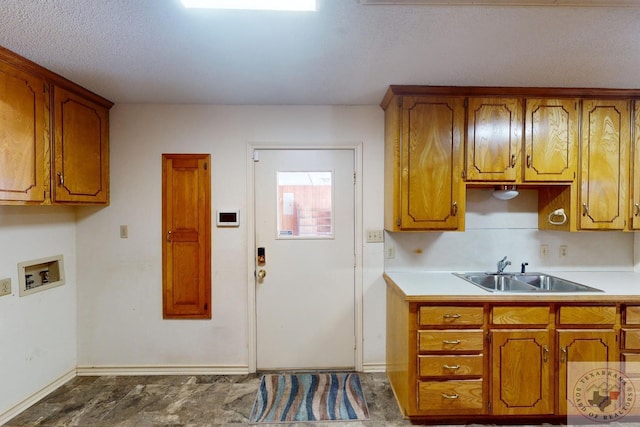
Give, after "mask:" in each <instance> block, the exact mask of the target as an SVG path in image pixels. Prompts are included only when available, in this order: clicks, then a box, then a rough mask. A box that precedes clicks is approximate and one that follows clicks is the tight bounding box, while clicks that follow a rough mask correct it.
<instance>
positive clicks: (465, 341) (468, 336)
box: [418, 329, 484, 351]
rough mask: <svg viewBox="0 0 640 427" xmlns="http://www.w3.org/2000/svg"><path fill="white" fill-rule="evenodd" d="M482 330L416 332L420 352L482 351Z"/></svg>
mask: <svg viewBox="0 0 640 427" xmlns="http://www.w3.org/2000/svg"><path fill="white" fill-rule="evenodd" d="M483 338H484V333H483V332H482V329H468V330H465V329H461V330H455V331H418V348H419V350H420V351H482V348H483V345H484V339H483Z"/></svg>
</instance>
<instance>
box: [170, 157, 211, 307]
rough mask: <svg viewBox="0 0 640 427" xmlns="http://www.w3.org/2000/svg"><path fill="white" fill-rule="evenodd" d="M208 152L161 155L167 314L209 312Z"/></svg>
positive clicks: (209, 185)
mask: <svg viewBox="0 0 640 427" xmlns="http://www.w3.org/2000/svg"><path fill="white" fill-rule="evenodd" d="M209 163H210V161H209V155H208V154H163V155H162V241H163V245H162V265H163V275H162V289H163V293H162V296H163V310H162V314H163V317H164V318H165V319H210V318H211V201H210V199H211V195H210V193H211V191H210V188H211V178H210V171H209Z"/></svg>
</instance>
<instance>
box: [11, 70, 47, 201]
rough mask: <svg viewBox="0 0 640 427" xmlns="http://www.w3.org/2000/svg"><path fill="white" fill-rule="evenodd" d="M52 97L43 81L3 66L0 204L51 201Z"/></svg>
mask: <svg viewBox="0 0 640 427" xmlns="http://www.w3.org/2000/svg"><path fill="white" fill-rule="evenodd" d="M48 96H49V93H48V85H47V83H46V82H45V81H44V80H43V79H40V78H38V77H35V76H33V75H31V74H28V73H26V72H24V71H21V70H20V69H18V68H16V67H13V66H11V65H9V64H7V63H5V62H0V201H3V202H8V203H17V204H23V203H28V202H35V203H43V202H44V201H45V200H46V199H47V195H46V194H45V193H46V192H47V190H48V189H49V172H48V169H49V159H48V158H47V156H46V154H48V150H49V142H48V141H49V103H48Z"/></svg>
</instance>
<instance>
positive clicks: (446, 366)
mask: <svg viewBox="0 0 640 427" xmlns="http://www.w3.org/2000/svg"><path fill="white" fill-rule="evenodd" d="M483 361H484V359H483V357H482V355H481V354H473V355H466V356H435V355H430V356H418V374H419V375H420V376H421V377H459V376H461V375H469V376H478V377H479V376H482V367H483Z"/></svg>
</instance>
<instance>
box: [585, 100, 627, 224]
mask: <svg viewBox="0 0 640 427" xmlns="http://www.w3.org/2000/svg"><path fill="white" fill-rule="evenodd" d="M630 114H631V112H630V101H627V100H584V101H583V106H582V141H581V144H582V146H581V150H582V186H581V192H580V200H579V203H580V209H581V210H582V211H581V215H580V227H581V228H582V229H609V230H622V229H624V228H625V224H626V218H627V211H626V206H627V205H626V199H627V177H628V170H629V145H630V141H631V140H630V127H631V118H630Z"/></svg>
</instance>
